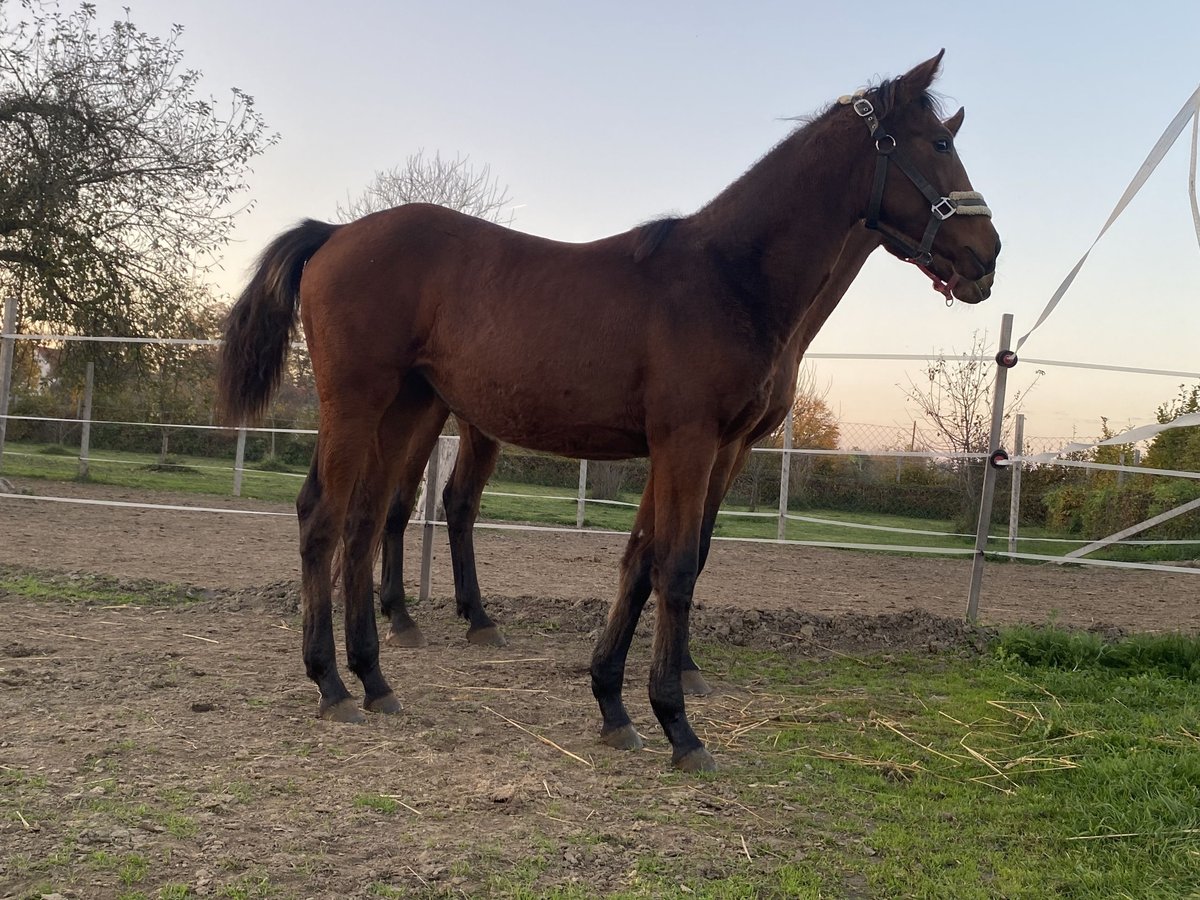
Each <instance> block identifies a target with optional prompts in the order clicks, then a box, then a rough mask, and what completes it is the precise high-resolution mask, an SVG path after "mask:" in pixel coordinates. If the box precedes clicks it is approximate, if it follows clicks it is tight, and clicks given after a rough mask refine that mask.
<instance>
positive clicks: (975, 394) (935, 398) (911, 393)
mask: <svg viewBox="0 0 1200 900" xmlns="http://www.w3.org/2000/svg"><path fill="white" fill-rule="evenodd" d="M987 343H988V342H987V332H986V331H985V332H983V333H982V334H981V333H980V332H978V331H976V332H975V334H974V335H973V336H972V339H971V348H970V349H969V350H967V351H966V352H964V353H962V354H960V355H957V356H951V355H948V354H945V353H943V354H942V355H940V356H939V357H938V358H937V359H935V360H934V361H933V362H931V363H930V364H929V365H928V366H927V367H926V369H925V372H924V374H925V378H924V379H922V380H921V381H919V382H918V381H914V380H913V379H912V377H909V379H908V387H907V388H905V387H903V386H900V389H901V390H902V391H903V392H904V396H905V398H906V399H908V400H909V401H910V402H912V403H915V404H916V405H917V408H918V409H919V410H920V412H921V415H922V416H923V417H924V419H925V420H926V421H927V422H928V423H929V424H930V425H932V426H933V430H934V433H935V434H936V435H937V446H936V447H934V448H933V449H936V450H940V451H944V452H947V453H954V454H957V453H986V452H987V451H988V449H989V442H990V439H991V426H992V395H993V385H995V383H996V363H995V362H993V361H992V359H991V358H990V357H988V356H987ZM1042 374H1043V372H1042V371H1041V370H1040V369H1039V370H1037V375H1036V377H1035V378H1034V380H1033V382H1032V383H1031V384H1030V385H1029V387H1027V388H1025V390H1023V391H1017V392H1015V393H1014V394H1012V396H1010V397H1009V398H1008V399H1007V402H1006V404H1005V409H1004V421H1005V422H1006V423H1007V422H1009V421H1010V420H1011V419H1012V417H1013V416H1014V415H1016V414H1017V413H1018V412H1020V410H1021V405H1022V404H1023V403H1024V402H1025V398H1026V397H1027V395H1028V394H1029V392H1030V391H1031V390H1032V389H1033V387H1034V385H1036V384H1037V381H1038V379H1039V378H1041V376H1042Z"/></svg>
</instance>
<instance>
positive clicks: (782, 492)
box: [775, 406, 793, 541]
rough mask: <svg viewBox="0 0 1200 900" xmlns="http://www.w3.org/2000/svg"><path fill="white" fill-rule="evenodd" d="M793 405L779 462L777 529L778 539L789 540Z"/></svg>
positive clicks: (787, 417)
mask: <svg viewBox="0 0 1200 900" xmlns="http://www.w3.org/2000/svg"><path fill="white" fill-rule="evenodd" d="M792 427H793V425H792V407H791V406H789V407H788V411H787V415H786V416H785V417H784V419H783V453H782V454H780V457H779V459H780V464H779V526H778V528H777V529H776V531H775V537H776V539H777V540H780V541H783V540H787V511H788V490H789V488H790V487H791V484H790V482H791V479H792Z"/></svg>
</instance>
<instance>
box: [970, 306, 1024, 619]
mask: <svg viewBox="0 0 1200 900" xmlns="http://www.w3.org/2000/svg"><path fill="white" fill-rule="evenodd" d="M1012 326H1013V317H1012V313H1005V314H1004V315H1003V316H1002V317H1001V319H1000V352H999V353H997V354H996V357H997V360H996V389H995V392H994V393H993V395H992V433H991V434H990V435H989V437H988V454H989V457H990V456H991V455H992V454H994V453H995V452H996V451H997V450H999V449H1000V437H1001V434H1000V430H1001V429H1002V428H1003V427H1004V391H1005V387H1006V386H1007V385H1008V368H1009V367H1008V366H1004V365H1001V364H1000V361H999V358H1000V355H1001V354H1003V353H1008V352H1011V348H1010V347H1009V346H1008V345H1009V343H1010V342H1011V341H1012ZM995 492H996V467H995V466H993V465H992V462H991V459H990V458H989V459H988V460H986V461H985V462H984V464H983V491H982V492H981V495H980V498H979V522H978V524H977V525H976V527H975V556H974V558H973V559H972V561H971V587H970V588H969V590H968V591H967V621H968V622H974V621H975V620H976V619H977V618H979V591H980V588H981V587H982V586H983V562H984V556H983V553H984V550H986V549H987V539H988V528H989V526H990V525H991V522H992V499H993V497H994V496H995Z"/></svg>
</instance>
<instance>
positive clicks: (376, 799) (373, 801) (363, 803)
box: [354, 794, 400, 816]
mask: <svg viewBox="0 0 1200 900" xmlns="http://www.w3.org/2000/svg"><path fill="white" fill-rule="evenodd" d="M354 805H355V806H357V807H358V808H360V809H373V810H375V811H376V812H381V813H384V814H385V815H389V816H390V815H391V814H392V813H394V812H395V811H396V810H398V809H399V808H400V804H399V803H397V802H396V801H395V800H393V799H391V798H390V797H384V796H382V795H380V794H359V795H358V796H356V797H355V798H354Z"/></svg>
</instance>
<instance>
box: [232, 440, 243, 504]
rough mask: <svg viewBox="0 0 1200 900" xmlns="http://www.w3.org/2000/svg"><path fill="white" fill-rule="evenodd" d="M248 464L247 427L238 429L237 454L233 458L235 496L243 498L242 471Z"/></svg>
mask: <svg viewBox="0 0 1200 900" xmlns="http://www.w3.org/2000/svg"><path fill="white" fill-rule="evenodd" d="M245 463H246V426H245V425H241V426H239V427H238V438H237V452H236V453H235V454H234V458H233V496H235V497H240V496H242V469H244V468H245Z"/></svg>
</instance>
